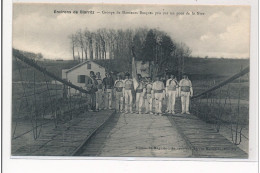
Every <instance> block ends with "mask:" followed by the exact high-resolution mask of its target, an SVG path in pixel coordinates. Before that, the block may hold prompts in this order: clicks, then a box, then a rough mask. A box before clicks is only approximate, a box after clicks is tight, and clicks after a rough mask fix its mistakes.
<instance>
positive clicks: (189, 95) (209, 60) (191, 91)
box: [10, 2, 258, 159]
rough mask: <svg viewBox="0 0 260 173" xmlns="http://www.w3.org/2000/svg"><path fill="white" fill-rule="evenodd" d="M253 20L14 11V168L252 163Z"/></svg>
mask: <svg viewBox="0 0 260 173" xmlns="http://www.w3.org/2000/svg"><path fill="white" fill-rule="evenodd" d="M250 13H251V8H250V6H246V5H239V6H238V5H233V6H225V5H214V6H212V5H196V6H195V5H163V4H161V5H148V4H147V5H145V4H138V5H137V4H136V5H134V4H86V3H74V4H69V3H18V2H16V3H13V19H12V99H11V102H12V110H11V111H12V116H11V134H10V135H11V156H12V157H16V156H19V157H24V156H70V157H72V159H73V158H74V157H80V158H88V157H97V158H100V157H102V158H107V157H109V158H111V157H114V158H116V157H142V158H144V157H147V158H218V159H224V158H225V159H248V158H249V154H250V145H249V142H250V141H251V138H249V137H250V135H249V127H250V123H249V122H250V121H249V119H250V118H251V117H256V116H258V115H257V114H251V112H250V113H249V105H250V103H249V93H250V92H251V91H250V92H249V90H250V89H249V88H250V81H249V80H250V58H251V57H250V21H251V17H250ZM250 133H252V131H250Z"/></svg>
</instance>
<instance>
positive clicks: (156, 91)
mask: <svg viewBox="0 0 260 173" xmlns="http://www.w3.org/2000/svg"><path fill="white" fill-rule="evenodd" d="M160 77H161V76H160V75H157V76H156V78H155V82H154V83H153V88H152V89H153V98H154V99H155V113H156V114H159V115H162V101H163V99H164V98H165V90H164V89H165V87H164V83H163V82H162V81H160Z"/></svg>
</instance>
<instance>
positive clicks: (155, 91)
mask: <svg viewBox="0 0 260 173" xmlns="http://www.w3.org/2000/svg"><path fill="white" fill-rule="evenodd" d="M154 93H163V90H154Z"/></svg>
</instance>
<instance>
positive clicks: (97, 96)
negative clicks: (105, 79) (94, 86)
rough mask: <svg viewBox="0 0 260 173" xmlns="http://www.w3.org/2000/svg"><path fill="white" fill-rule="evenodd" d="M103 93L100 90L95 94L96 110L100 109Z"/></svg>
mask: <svg viewBox="0 0 260 173" xmlns="http://www.w3.org/2000/svg"><path fill="white" fill-rule="evenodd" d="M102 96H103V91H102V89H99V90H98V91H97V92H96V109H97V110H98V109H101V108H102V106H103V105H102V103H103V98H102Z"/></svg>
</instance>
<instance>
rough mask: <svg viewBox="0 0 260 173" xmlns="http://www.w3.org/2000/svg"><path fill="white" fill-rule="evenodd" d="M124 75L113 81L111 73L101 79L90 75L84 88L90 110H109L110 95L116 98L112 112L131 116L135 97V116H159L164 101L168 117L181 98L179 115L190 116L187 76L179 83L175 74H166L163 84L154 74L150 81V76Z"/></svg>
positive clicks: (158, 76)
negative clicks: (89, 102) (88, 99)
mask: <svg viewBox="0 0 260 173" xmlns="http://www.w3.org/2000/svg"><path fill="white" fill-rule="evenodd" d="M124 77H125V78H124V79H123V76H122V75H120V74H118V75H117V77H116V80H115V81H114V80H113V77H112V76H111V74H110V73H106V77H105V78H104V79H103V80H102V79H101V76H100V73H99V72H98V73H96V74H95V73H94V72H93V71H91V72H90V80H87V83H86V87H87V89H88V90H92V92H91V93H92V94H91V109H92V110H93V111H100V110H101V109H103V108H104V109H112V100H113V98H114V97H113V94H114V95H115V109H116V110H117V112H122V113H123V112H124V113H133V112H134V111H133V107H134V106H133V105H134V104H133V100H134V99H133V98H135V113H138V114H141V113H143V112H142V111H143V108H144V109H145V111H144V113H146V114H158V115H162V113H163V111H162V105H163V100H165V101H166V105H167V110H166V113H168V114H175V113H176V112H175V100H176V98H177V97H181V104H182V112H181V113H182V114H190V112H189V103H190V97H192V96H193V89H192V83H191V81H190V80H189V79H188V76H187V75H186V74H184V75H183V78H182V79H181V80H180V81H179V82H178V81H177V79H176V77H175V76H174V74H172V73H171V74H168V79H167V80H166V82H163V81H162V80H161V76H160V75H157V76H156V77H155V81H154V82H152V79H151V77H146V78H143V77H142V76H141V75H140V74H137V77H136V78H133V79H131V78H130V74H129V73H128V72H126V73H125V75H124Z"/></svg>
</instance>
